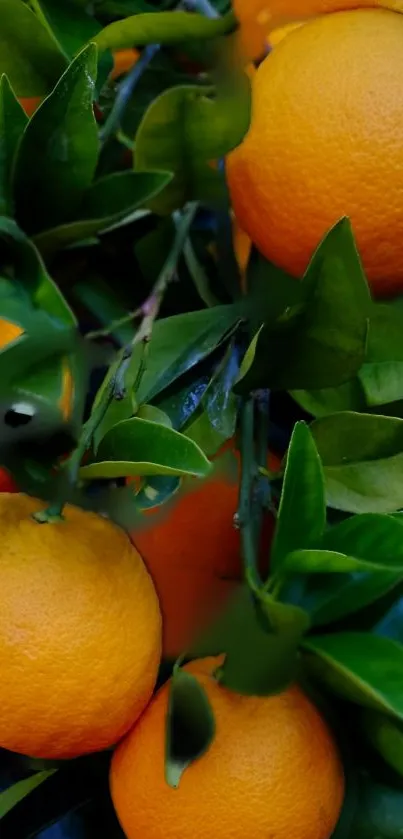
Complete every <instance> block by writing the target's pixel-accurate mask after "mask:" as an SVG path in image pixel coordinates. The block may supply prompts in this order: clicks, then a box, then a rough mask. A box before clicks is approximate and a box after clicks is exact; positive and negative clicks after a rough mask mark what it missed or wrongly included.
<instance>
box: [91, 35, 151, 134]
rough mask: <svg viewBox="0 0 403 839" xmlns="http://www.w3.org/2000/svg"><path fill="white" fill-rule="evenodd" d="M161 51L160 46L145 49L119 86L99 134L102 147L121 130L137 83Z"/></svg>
mask: <svg viewBox="0 0 403 839" xmlns="http://www.w3.org/2000/svg"><path fill="white" fill-rule="evenodd" d="M159 49H160V45H159V44H149V46H148V47H145V48H144V49H143V51H142V53H141V56H140V58H139V60H138V61H137V62H136V64H135V65H134V67H132V69H131V70H130V72H129V73H128V74H127V76H126V78H125V79H123V81H122V82H121V84H120V85H119V88H118V92H117V94H116V98H115V101H114V103H113V106H112V109H111V112H110V114H109V116H108V118H107V120H106V122H105V125H104V126H103V127H102V128H101V130H100V132H99V139H100V141H101V143H102V145H105V143H106V142H107V141H108V140H109V138H110V137H111V136H112V135H113V134H116V132H117V131H118V129H119V128H120V123H121V120H122V117H123V114H124V112H125V110H126V108H127V106H128V104H129V102H130V99H131V97H132V95H133V91H134V89H135V87H136V85H137V83H138V82H139V81H140V79H141V77H142V75H143V73H144V71H145V70H146V69H147V67H148V66H149V65H150V64H151V62H152V60H153V58H154V56H155V55H156V54H157V52H158V51H159Z"/></svg>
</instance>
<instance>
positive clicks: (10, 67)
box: [0, 0, 67, 97]
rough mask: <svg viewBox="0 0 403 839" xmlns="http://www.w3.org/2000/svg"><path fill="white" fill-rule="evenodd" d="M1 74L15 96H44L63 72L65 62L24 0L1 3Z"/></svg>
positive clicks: (2, 1) (10, 0)
mask: <svg viewBox="0 0 403 839" xmlns="http://www.w3.org/2000/svg"><path fill="white" fill-rule="evenodd" d="M0 20H1V28H0V74H2V73H6V75H7V76H8V78H9V79H10V82H11V84H12V86H13V89H14V90H15V92H16V94H17V96H27V97H28V96H43V95H45V94H47V93H49V91H50V90H51V88H52V87H53V85H54V84H56V82H57V80H58V78H59V76H60V74H61V73H63V71H64V70H65V68H66V64H67V62H66V59H65V57H64V55H63V53H62V52H61V51H60V49H59V48H58V45H57V44H56V42H55V41H54V39H53V38H52V37H51V35H50V34H49V32H47V31H46V29H45V27H44V26H42V24H41V23H40V22H39V20H38V18H37V17H36V15H34V13H33V12H32V11H31V9H30V8H29V7H28V6H27V5H26V4H25V3H24V2H23V0H0Z"/></svg>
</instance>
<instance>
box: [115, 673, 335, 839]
mask: <svg viewBox="0 0 403 839" xmlns="http://www.w3.org/2000/svg"><path fill="white" fill-rule="evenodd" d="M217 663H218V660H217V659H204V660H201V661H195V662H192V664H190V665H188V666H187V667H186V668H185V669H186V670H188V671H189V672H191V673H193V674H194V675H195V676H196V677H197V679H198V681H199V682H200V684H201V685H202V687H203V688H204V690H205V691H206V693H207V696H208V698H209V700H210V704H211V706H212V709H213V712H214V716H215V721H216V734H215V738H214V740H213V743H212V744H211V745H210V747H209V749H208V750H207V752H206V753H205V754H204V755H203V756H202V757H200V758H199V759H198V760H196V761H195V762H194V763H192V764H191V765H190V766H188V767H187V768H186V769H185V771H184V773H183V775H182V778H181V780H180V784H179V788H178V789H172V788H171V787H170V786H168V784H167V783H166V781H165V777H164V758H165V726H166V715H167V710H168V696H169V684H167V685H165V686H164V687H163V688H162V689H161V690H160V691H159V693H158V694H157V695H156V696H155V697H154V698H153V700H152V701H151V703H150V704H149V705H148V707H147V709H146V711H145V712H144V714H143V715H142V717H141V718H140V720H139V721H138V723H137V725H136V726H135V727H134V728H133V730H132V731H131V732H130V733H129V735H128V736H127V737H126V738H125V740H124V741H123V742H122V743H121V744H120V746H118V748H117V750H116V752H115V755H114V757H113V760H112V767H111V776H110V778H111V792H112V799H113V802H114V805H115V808H116V812H117V815H118V818H119V820H120V822H121V825H122V827H123V830H124V832H125V834H126V836H127V838H128V839H138V837H141V839H212V837H214V839H249V838H250V839H251V837H253V839H269V837H270V839H330V836H331V835H332V833H333V830H334V828H335V825H336V823H337V821H338V818H339V815H340V810H341V806H342V802H343V796H344V776H343V768H342V764H341V760H340V755H339V752H338V749H337V745H336V743H335V740H334V738H333V735H332V732H331V731H330V729H329V727H328V725H327V723H326V722H325V720H324V719H323V717H322V716H321V715H320V713H319V711H318V710H317V708H316V707H315V706H314V705H313V703H312V702H311V700H310V699H308V697H307V696H306V695H305V694H304V693H303V692H302V690H301V689H300V688H299V687H297V686H296V685H294V686H292V687H290V688H288V690H286V691H284V692H283V693H281V694H279V695H277V696H269V697H265V698H262V697H253V696H240V695H238V694H236V693H233V692H231V691H229V690H227V689H225V688H223V687H222V686H220V685H219V684H218V683H217V681H216V680H215V679H214V677H213V675H212V674H213V672H214V670H215V669H216V667H217Z"/></svg>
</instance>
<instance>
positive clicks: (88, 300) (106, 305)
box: [73, 272, 135, 345]
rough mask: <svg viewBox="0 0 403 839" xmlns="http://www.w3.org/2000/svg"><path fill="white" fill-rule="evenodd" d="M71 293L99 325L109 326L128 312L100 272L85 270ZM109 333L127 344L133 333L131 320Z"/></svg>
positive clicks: (121, 342) (133, 328)
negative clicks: (93, 316) (84, 274)
mask: <svg viewBox="0 0 403 839" xmlns="http://www.w3.org/2000/svg"><path fill="white" fill-rule="evenodd" d="M73 295H74V299H75V300H77V301H78V302H79V303H81V304H82V305H84V306H85V308H86V309H88V311H90V312H91V313H92V314H93V315H95V317H96V319H97V321H98V322H99V323H100V324H101V326H105V327H106V326H107V327H109V326H110V324H111V322H113V321H117V320H120V319H122V318H125V317H127V316H128V314H129V311H128V309H127V308H126V307H125V306H124V304H123V302H122V301H121V299H120V297H119V295H118V294H117V293H116V292H115V290H114V289H112V288H111V286H110V285H109V284H108V283H107V281H106V280H105V279H104V278H103V277H102V276H101V275H100V274H96V273H95V272H94V273H93V272H91V273H89V272H88V273H87V272H86V276H85V279H84V280H81V281H79V282H77V283H75V284H74V288H73ZM111 335H112V336H113V337H114V338H115V340H116V341H118V342H119V343H120V344H122V345H124V344H128V343H129V342H130V341H132V339H133V338H134V335H135V327H134V325H133V322H132V321H131V320H128V321H127V322H126V323H122V324H121V325H119V326H117V327H116V329H113V330H112V332H111Z"/></svg>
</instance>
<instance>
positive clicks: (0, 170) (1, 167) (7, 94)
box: [0, 75, 28, 216]
mask: <svg viewBox="0 0 403 839" xmlns="http://www.w3.org/2000/svg"><path fill="white" fill-rule="evenodd" d="M27 122H28V117H27V116H26V114H25V113H24V111H23V109H22V108H21V105H19V103H18V100H17V99H16V98H15V96H14V93H13V90H12V88H11V87H10V82H9V81H8V79H7V76H4V75H3V76H2V77H1V79H0V215H3V216H7V215H12V210H13V206H12V205H13V201H12V189H11V175H12V167H13V163H14V158H15V153H16V149H17V146H18V143H19V140H20V138H21V135H22V133H23V131H24V128H25V126H26V124H27Z"/></svg>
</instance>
